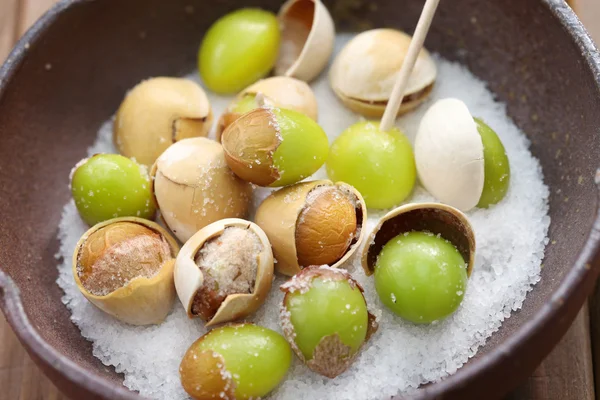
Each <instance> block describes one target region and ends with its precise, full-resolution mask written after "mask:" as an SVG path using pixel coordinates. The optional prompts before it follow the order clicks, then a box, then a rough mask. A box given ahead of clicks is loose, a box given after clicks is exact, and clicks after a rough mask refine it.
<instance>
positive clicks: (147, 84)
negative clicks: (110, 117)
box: [113, 77, 213, 166]
mask: <svg viewBox="0 0 600 400" xmlns="http://www.w3.org/2000/svg"><path fill="white" fill-rule="evenodd" d="M212 120H213V115H212V110H211V107H210V103H209V101H208V98H207V97H206V93H204V90H202V88H201V87H200V86H199V85H198V84H196V83H194V82H192V81H190V80H188V79H182V78H166V77H158V78H152V79H148V80H145V81H143V82H141V83H139V84H138V85H137V86H135V87H134V88H133V89H132V90H131V91H130V92H129V93H127V95H126V96H125V99H124V100H123V102H122V103H121V106H120V107H119V110H118V111H117V115H116V118H115V121H114V126H113V140H114V143H115V146H116V147H117V149H118V150H119V153H121V154H122V155H124V156H125V157H129V158H135V160H136V161H137V162H139V163H141V164H144V165H147V166H151V165H152V163H154V161H155V160H156V159H157V158H158V156H160V154H161V153H162V152H163V151H165V150H166V149H167V147H169V146H170V145H171V144H173V143H175V142H177V141H178V140H181V139H184V138H188V137H195V136H207V135H208V132H209V131H210V128H211V125H212Z"/></svg>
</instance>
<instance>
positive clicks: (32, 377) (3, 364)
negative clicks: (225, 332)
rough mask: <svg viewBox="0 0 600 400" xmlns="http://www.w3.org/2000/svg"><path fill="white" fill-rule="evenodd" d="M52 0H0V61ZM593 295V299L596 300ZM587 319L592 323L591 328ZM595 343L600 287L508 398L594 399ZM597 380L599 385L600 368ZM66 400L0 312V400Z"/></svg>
mask: <svg viewBox="0 0 600 400" xmlns="http://www.w3.org/2000/svg"><path fill="white" fill-rule="evenodd" d="M54 2H55V0H0V62H2V60H4V59H5V57H6V56H7V55H8V52H9V51H10V49H11V47H12V46H13V44H14V43H15V42H16V40H17V39H18V38H19V37H20V36H21V35H22V34H23V33H24V32H25V31H26V30H27V28H28V27H29V26H30V25H31V24H32V23H33V22H35V20H36V19H37V18H38V17H39V16H40V15H42V14H43V13H44V12H45V11H46V10H47V9H48V7H50V6H51V5H52V4H54ZM574 3H576V4H575V8H576V9H577V11H578V12H579V14H580V16H581V19H582V20H583V22H584V24H586V26H587V28H588V30H589V31H590V32H591V34H592V36H594V37H595V38H596V40H597V41H598V42H599V43H600V0H574ZM595 299H596V300H595ZM590 321H591V328H590ZM592 337H595V338H597V340H596V341H595V342H596V345H597V347H600V290H598V293H597V294H596V296H595V297H594V298H592V299H591V300H590V305H589V306H588V304H586V305H585V306H584V308H583V309H582V310H581V312H580V313H579V315H578V317H577V319H576V320H575V322H574V323H573V325H572V326H571V329H570V330H569V331H568V333H567V334H566V335H565V337H564V338H563V340H562V341H561V342H560V343H559V345H558V346H557V347H556V348H555V349H554V351H553V352H552V353H550V355H549V356H548V357H547V358H546V360H544V361H543V362H542V364H541V365H540V366H539V367H538V368H537V370H536V371H535V372H534V373H533V375H532V376H531V377H529V378H528V379H527V380H526V381H525V382H524V383H523V385H522V386H521V387H520V388H519V389H517V390H516V391H515V392H513V393H512V394H510V395H509V396H507V399H509V400H547V399H552V400H554V399H556V400H593V399H600V388H599V390H598V396H597V395H596V393H595V391H594V386H595V385H594V368H593V359H594V358H596V357H594V354H593V353H595V355H596V356H597V358H596V365H600V349H598V348H596V349H594V352H592V350H593V349H592V345H591V343H592V341H591V338H592ZM597 369H598V371H597V372H596V381H597V382H598V385H600V368H597ZM17 399H18V400H66V397H65V396H63V395H62V394H61V393H60V392H59V391H58V389H56V387H54V385H53V384H52V382H50V381H49V380H48V379H47V378H46V377H45V376H44V375H43V374H42V373H41V372H40V371H39V370H38V369H37V367H36V366H35V365H34V364H33V362H32V361H31V359H30V358H29V356H28V355H27V353H26V352H25V350H24V349H23V347H21V345H20V344H19V341H18V340H17V338H16V337H15V335H14V334H13V332H12V330H11V328H10V327H9V326H8V324H7V323H6V321H5V320H4V316H2V315H0V400H17Z"/></svg>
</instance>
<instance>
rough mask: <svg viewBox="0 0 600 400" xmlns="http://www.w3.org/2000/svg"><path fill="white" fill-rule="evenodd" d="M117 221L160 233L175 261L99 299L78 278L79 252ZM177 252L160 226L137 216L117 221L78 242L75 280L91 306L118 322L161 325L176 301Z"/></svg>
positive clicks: (114, 220)
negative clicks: (175, 268)
mask: <svg viewBox="0 0 600 400" xmlns="http://www.w3.org/2000/svg"><path fill="white" fill-rule="evenodd" d="M117 222H133V223H136V224H140V225H143V226H145V227H147V228H149V229H151V230H153V231H155V232H158V233H160V234H161V235H162V236H163V237H164V238H165V239H166V241H167V242H168V243H169V246H170V247H171V254H172V256H173V258H172V259H171V260H169V261H166V262H165V263H164V264H163V265H162V266H161V268H160V270H159V271H158V273H157V274H156V275H155V276H153V277H152V278H146V277H139V278H135V279H133V280H131V281H130V282H129V283H128V284H127V285H125V286H123V287H121V288H119V289H117V290H115V291H113V292H111V293H109V294H107V295H106V296H97V295H94V294H92V293H90V292H88V291H87V289H86V288H85V287H84V286H83V284H82V283H81V280H80V279H79V273H78V272H77V262H78V258H79V252H80V249H81V247H82V246H83V244H84V243H85V241H86V240H87V238H88V237H89V236H90V235H91V234H93V233H94V232H96V231H98V230H99V229H101V228H103V227H105V226H108V225H110V224H113V223H117ZM178 252H179V245H178V244H177V241H176V240H175V239H173V237H172V236H171V235H170V234H169V233H168V232H167V231H166V230H165V229H164V228H162V227H161V226H160V225H158V224H157V223H155V222H152V221H149V220H146V219H142V218H136V217H122V218H114V219H110V220H108V221H104V222H101V223H99V224H96V225H94V226H93V227H91V228H90V229H88V231H87V232H86V233H84V234H83V236H82V237H81V238H80V239H79V241H78V242H77V245H76V246H75V251H74V252H73V266H72V271H73V278H74V279H75V284H76V285H77V287H78V288H79V290H80V291H81V293H82V294H83V295H84V296H85V297H86V298H87V299H88V300H89V301H90V302H91V303H92V304H94V305H95V306H96V307H98V308H99V309H100V310H102V311H104V312H105V313H107V314H110V315H112V316H113V317H115V318H117V319H118V320H120V321H123V322H126V323H128V324H132V325H151V324H159V323H161V322H162V321H163V320H164V319H165V318H166V317H167V315H168V314H169V312H170V311H171V309H172V308H173V301H174V300H175V285H174V283H173V267H174V265H175V257H176V256H177V253H178Z"/></svg>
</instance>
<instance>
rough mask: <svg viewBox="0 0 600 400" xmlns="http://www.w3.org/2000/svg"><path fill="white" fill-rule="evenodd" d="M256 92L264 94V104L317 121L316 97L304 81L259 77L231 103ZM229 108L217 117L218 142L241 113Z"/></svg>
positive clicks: (288, 78) (278, 77) (281, 77)
mask: <svg viewBox="0 0 600 400" xmlns="http://www.w3.org/2000/svg"><path fill="white" fill-rule="evenodd" d="M258 93H260V94H262V95H263V96H264V102H265V104H266V105H269V106H271V107H279V108H287V109H290V110H294V111H298V112H301V113H303V114H305V115H307V116H308V117H309V118H311V119H313V120H314V121H315V122H316V121H317V118H318V107H317V99H316V97H315V95H314V93H313V91H312V89H311V88H310V86H308V85H307V84H306V82H304V81H301V80H298V79H294V78H290V77H286V76H273V77H270V78H267V79H261V80H259V81H258V82H256V83H254V84H252V85H250V86H248V87H247V88H246V89H244V90H242V91H241V92H240V94H238V95H237V96H236V99H235V100H234V101H233V103H232V104H234V103H235V102H236V101H239V100H240V99H241V98H243V97H244V96H247V95H257V94H258ZM231 108H232V107H231V106H230V107H229V109H228V110H226V111H225V112H224V113H223V114H222V115H221V118H219V122H218V124H217V141H219V142H220V141H221V135H222V134H223V131H224V130H225V128H227V127H228V126H229V125H230V124H231V123H232V122H234V121H235V120H236V119H238V118H239V117H240V116H241V114H239V113H237V112H234V111H231Z"/></svg>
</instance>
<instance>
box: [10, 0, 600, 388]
mask: <svg viewBox="0 0 600 400" xmlns="http://www.w3.org/2000/svg"><path fill="white" fill-rule="evenodd" d="M93 1H101V0H61V1H59V2H58V3H56V4H55V5H54V6H52V7H51V8H50V9H49V10H48V11H47V12H46V13H45V14H44V15H43V16H42V17H41V18H40V19H38V20H37V21H36V22H35V23H34V24H33V26H32V27H31V28H29V30H28V31H27V32H26V33H25V34H24V35H23V36H22V37H21V38H20V39H19V41H18V42H17V43H16V45H15V47H14V48H13V50H12V51H11V52H10V54H9V55H8V57H7V59H6V61H5V62H4V63H3V65H2V66H1V67H0V99H1V98H2V96H3V95H4V93H5V91H6V88H7V86H8V82H9V80H10V79H11V77H12V76H13V75H14V74H15V73H16V72H17V71H18V70H19V68H20V66H21V65H22V63H23V61H24V60H25V57H26V54H27V50H28V48H29V46H30V44H31V43H34V42H36V41H37V40H38V39H39V38H40V37H41V36H42V35H43V34H44V33H45V32H46V30H47V29H48V28H49V27H50V25H51V24H52V23H53V22H54V21H55V20H56V19H57V18H59V17H60V16H61V14H62V13H63V12H65V11H66V10H67V9H69V8H70V7H72V6H78V5H82V4H85V3H89V2H93ZM541 2H542V3H543V5H545V6H546V7H547V8H548V9H549V10H550V12H551V13H552V14H553V15H554V17H555V18H556V19H557V20H558V21H559V22H560V23H561V25H562V26H563V28H564V29H565V31H566V33H567V34H568V35H569V36H570V37H571V40H573V41H574V42H575V44H576V45H577V46H578V47H579V49H580V50H581V52H582V55H583V58H584V59H585V61H586V64H587V68H589V70H590V71H591V72H592V73H593V75H594V76H595V84H596V89H597V91H598V93H599V94H600V53H598V49H597V48H596V45H595V44H594V42H593V40H592V39H591V38H590V36H589V34H588V33H587V31H586V30H585V28H584V27H583V25H582V24H581V22H580V21H579V19H578V17H577V16H576V15H575V13H574V12H573V10H572V9H571V8H570V7H569V6H568V5H567V3H566V2H565V1H564V0H541ZM595 183H596V186H597V188H598V190H599V191H600V168H598V169H597V170H596V175H595ZM599 195H600V193H599ZM599 198H600V196H599ZM0 267H1V266H0ZM599 272H600V204H599V205H598V208H597V209H596V216H595V219H594V223H593V226H592V228H591V230H590V232H589V233H588V235H587V238H586V242H585V245H584V247H583V249H582V251H581V253H580V254H579V256H578V258H577V260H576V261H575V263H574V264H573V266H572V267H571V268H570V270H569V271H568V272H567V274H566V275H565V276H564V278H563V279H562V281H561V282H560V284H559V286H558V288H557V289H556V290H555V292H554V293H553V294H552V296H551V298H550V300H549V301H547V302H546V303H545V304H544V305H543V306H542V308H541V309H540V310H539V311H538V312H537V313H536V314H535V315H534V316H533V318H531V319H530V320H528V321H527V322H525V323H524V324H523V325H521V326H520V327H519V328H518V329H517V330H516V332H514V333H513V334H512V335H510V336H509V337H508V338H507V339H506V340H504V341H503V342H502V343H500V344H499V345H498V346H497V347H496V348H495V349H494V350H493V351H490V352H489V353H487V354H485V355H483V356H482V357H481V358H479V359H478V360H477V362H475V363H467V364H466V365H464V366H463V367H461V368H460V369H459V370H458V372H457V373H455V374H453V375H450V376H449V377H447V378H446V379H444V380H442V381H440V382H437V383H435V384H432V385H429V386H427V387H425V388H423V389H422V390H419V391H417V392H415V393H413V396H414V397H413V398H415V399H433V398H440V397H442V396H443V395H444V393H447V392H449V391H450V390H451V389H454V388H457V387H465V386H467V385H470V384H472V383H474V382H475V381H477V379H478V378H479V377H481V376H483V375H486V374H489V373H490V371H492V370H493V369H494V368H496V366H497V365H499V364H501V363H502V362H503V359H505V358H506V355H507V354H511V353H515V352H519V351H521V350H523V349H524V348H525V347H526V346H528V344H529V343H531V342H532V341H533V340H535V339H536V336H537V335H538V334H539V333H540V331H541V330H543V329H544V328H546V327H547V326H550V325H551V323H552V322H555V321H557V320H558V319H559V318H561V319H560V321H561V323H562V326H561V327H560V328H559V329H560V330H561V331H560V332H558V333H559V334H558V335H555V340H554V341H553V342H551V343H549V345H548V347H549V348H550V346H553V345H555V344H556V343H557V342H558V339H559V338H560V337H561V336H562V335H563V334H564V333H565V332H566V330H567V328H568V327H569V325H570V323H571V322H572V320H573V319H574V317H575V313H574V312H570V313H569V312H567V308H572V305H573V303H572V302H571V303H569V304H567V303H566V302H565V301H564V299H565V298H569V297H574V294H575V293H576V292H578V291H581V289H582V288H583V287H585V289H586V290H585V291H584V293H583V295H580V296H578V297H579V298H578V300H579V301H578V303H579V304H578V307H577V310H579V308H580V307H581V306H582V305H583V302H584V299H585V297H586V296H587V295H588V294H589V293H588V292H589V291H591V290H592V288H593V286H594V285H593V282H595V281H596V278H597V277H598V274H599ZM590 282H591V283H590ZM580 294H581V293H580ZM0 309H2V311H3V313H4V315H5V316H6V318H7V321H8V323H9V324H10V325H11V327H12V328H13V330H14V331H15V333H16V335H17V337H18V338H19V340H20V341H21V343H22V344H23V345H24V346H25V348H26V349H27V350H28V352H29V353H30V354H31V355H33V356H34V359H35V361H36V362H38V363H39V362H41V363H43V364H44V366H46V367H47V368H50V370H54V371H55V372H57V373H59V374H60V375H61V376H62V377H64V379H66V380H67V381H69V382H71V383H72V384H75V385H76V386H79V387H82V388H83V389H85V390H87V391H88V392H90V393H93V394H94V395H96V396H98V397H99V398H111V399H124V400H140V399H142V398H143V397H142V396H141V395H140V394H138V393H137V392H133V391H130V390H129V389H127V388H126V387H125V386H115V385H114V384H113V383H112V382H111V381H110V380H108V379H106V378H104V377H101V376H99V375H96V374H89V373H87V372H86V371H84V370H83V369H81V368H80V367H79V366H78V364H77V363H75V362H74V361H72V360H71V359H69V358H68V357H66V356H64V355H62V354H61V353H60V352H58V351H57V350H56V349H54V348H53V347H52V346H51V345H50V344H49V343H48V342H46V341H45V340H44V339H43V338H42V337H41V336H40V335H39V334H38V332H37V330H36V329H35V328H34V327H33V325H32V324H31V322H30V321H29V318H28V316H27V313H26V312H25V310H24V308H23V304H22V302H21V298H20V291H19V288H18V287H17V286H16V284H15V283H14V282H13V281H12V279H11V278H10V277H9V276H8V275H7V274H6V273H5V272H4V271H2V269H0ZM565 315H567V316H568V318H566V319H565V318H564V316H565ZM45 371H46V372H47V371H48V370H45Z"/></svg>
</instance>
